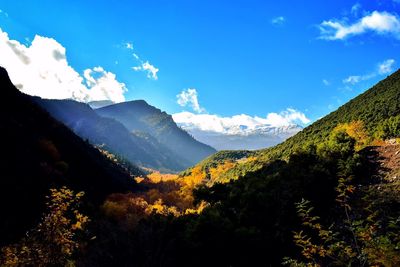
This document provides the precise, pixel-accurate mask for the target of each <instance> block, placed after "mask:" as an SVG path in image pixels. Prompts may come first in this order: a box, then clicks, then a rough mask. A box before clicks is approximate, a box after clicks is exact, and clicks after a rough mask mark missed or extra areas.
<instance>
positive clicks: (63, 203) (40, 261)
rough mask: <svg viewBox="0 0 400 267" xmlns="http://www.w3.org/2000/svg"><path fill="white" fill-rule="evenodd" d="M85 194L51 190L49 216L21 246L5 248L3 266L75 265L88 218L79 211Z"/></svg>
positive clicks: (0, 262)
mask: <svg viewBox="0 0 400 267" xmlns="http://www.w3.org/2000/svg"><path fill="white" fill-rule="evenodd" d="M83 195H84V193H83V192H79V193H74V191H72V190H70V189H68V188H66V187H62V188H60V189H51V190H50V195H49V196H48V202H47V210H48V211H47V213H46V214H45V215H44V216H43V218H42V220H41V222H40V223H39V225H37V226H36V227H35V228H34V229H33V230H31V231H29V232H28V234H27V237H26V238H24V239H22V240H21V241H20V242H19V243H17V244H14V245H10V246H7V247H4V248H2V250H1V256H0V266H73V265H74V259H73V255H74V253H75V252H76V250H77V249H78V248H79V247H80V242H79V241H80V240H79V234H80V233H81V232H82V231H83V230H84V227H85V225H86V224H87V222H88V221H89V218H88V217H87V216H85V215H83V214H82V213H80V212H79V210H78V206H79V203H80V199H81V198H82V197H83Z"/></svg>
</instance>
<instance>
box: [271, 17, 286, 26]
mask: <svg viewBox="0 0 400 267" xmlns="http://www.w3.org/2000/svg"><path fill="white" fill-rule="evenodd" d="M285 22H286V18H285V17H283V16H279V17H275V18H273V19H272V20H271V23H272V24H273V25H282V24H284V23H285Z"/></svg>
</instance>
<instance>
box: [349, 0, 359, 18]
mask: <svg viewBox="0 0 400 267" xmlns="http://www.w3.org/2000/svg"><path fill="white" fill-rule="evenodd" d="M360 9H361V4H360V3H355V4H354V5H353V6H352V7H351V14H353V15H354V16H358V12H359V11H360Z"/></svg>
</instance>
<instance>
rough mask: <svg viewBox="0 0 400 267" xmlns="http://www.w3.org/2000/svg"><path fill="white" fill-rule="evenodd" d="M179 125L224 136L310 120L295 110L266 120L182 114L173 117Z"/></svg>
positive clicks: (267, 117) (247, 117)
mask: <svg viewBox="0 0 400 267" xmlns="http://www.w3.org/2000/svg"><path fill="white" fill-rule="evenodd" d="M172 117H173V119H174V121H175V122H176V123H177V124H181V125H188V126H191V127H195V128H197V129H199V130H201V131H209V132H216V133H223V134H233V133H238V131H239V132H240V131H252V130H256V129H259V128H262V127H266V126H267V127H283V126H290V125H294V124H307V123H309V122H310V120H309V119H308V118H307V117H306V116H305V115H304V113H302V112H299V111H297V110H295V109H291V108H288V109H287V110H285V111H282V112H280V113H269V114H268V115H267V116H266V117H265V118H261V117H258V116H255V117H252V116H249V115H245V114H241V115H235V116H232V117H220V116H218V115H211V114H194V113H191V112H180V113H176V114H173V115H172Z"/></svg>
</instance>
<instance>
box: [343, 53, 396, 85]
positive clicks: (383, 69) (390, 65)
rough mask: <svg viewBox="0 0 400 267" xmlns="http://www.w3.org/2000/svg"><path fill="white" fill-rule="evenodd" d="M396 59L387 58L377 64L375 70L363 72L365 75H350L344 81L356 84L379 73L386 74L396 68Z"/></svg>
mask: <svg viewBox="0 0 400 267" xmlns="http://www.w3.org/2000/svg"><path fill="white" fill-rule="evenodd" d="M395 63H396V61H395V60H394V59H387V60H385V61H383V62H381V63H379V64H377V66H376V68H375V70H374V71H372V72H370V73H367V74H363V75H350V76H348V77H346V78H345V79H343V83H344V84H347V85H355V84H357V83H359V82H362V81H367V80H369V79H372V78H374V77H376V76H378V75H386V74H389V73H391V72H393V70H394V64H395Z"/></svg>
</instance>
